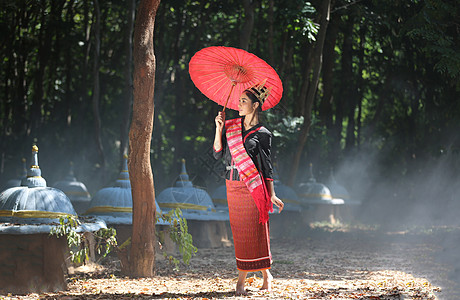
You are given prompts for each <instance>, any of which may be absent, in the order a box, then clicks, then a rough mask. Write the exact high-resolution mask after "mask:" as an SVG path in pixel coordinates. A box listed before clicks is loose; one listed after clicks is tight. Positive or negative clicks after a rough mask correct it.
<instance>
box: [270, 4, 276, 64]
mask: <svg viewBox="0 0 460 300" xmlns="http://www.w3.org/2000/svg"><path fill="white" fill-rule="evenodd" d="M274 2H275V1H274V0H269V1H268V3H269V6H268V24H269V25H268V61H269V62H270V65H271V66H272V67H274V66H275V54H274V52H275V51H274V49H273V47H274V45H275V43H274V33H273V23H274V16H273V10H274V6H275V3H274Z"/></svg>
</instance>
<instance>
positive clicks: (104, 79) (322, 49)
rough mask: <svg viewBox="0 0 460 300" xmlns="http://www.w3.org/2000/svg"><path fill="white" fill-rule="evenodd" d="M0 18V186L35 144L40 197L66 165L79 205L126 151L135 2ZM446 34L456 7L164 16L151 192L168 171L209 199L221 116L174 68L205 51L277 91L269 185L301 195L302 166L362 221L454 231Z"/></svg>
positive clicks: (304, 5) (258, 8)
mask: <svg viewBox="0 0 460 300" xmlns="http://www.w3.org/2000/svg"><path fill="white" fill-rule="evenodd" d="M0 7H1V11H0V15H1V18H0V30H1V33H2V34H1V36H0V39H1V46H0V53H1V69H0V73H1V80H0V99H1V103H0V118H1V120H0V185H3V184H4V183H5V182H6V181H7V180H9V179H12V178H15V177H18V176H19V175H20V173H21V171H22V163H21V158H23V157H25V158H26V159H27V160H28V162H29V159H30V150H31V146H32V144H34V143H36V144H37V145H38V147H39V149H40V152H39V162H40V168H41V169H42V174H43V176H44V178H45V179H46V180H47V181H48V185H49V186H52V184H53V183H54V182H56V181H57V180H61V179H62V178H63V177H64V176H65V175H66V174H67V172H68V169H69V163H70V162H71V161H72V162H73V163H74V171H75V174H76V176H77V178H78V180H80V181H82V182H84V183H85V184H86V185H87V186H88V189H89V190H90V192H91V193H92V194H94V193H95V192H96V191H97V190H99V189H100V188H102V187H105V186H108V185H110V184H111V183H112V182H113V181H114V180H115V179H116V177H117V174H118V173H119V171H120V166H121V160H122V155H123V153H127V151H128V150H127V149H128V145H127V144H128V129H129V124H130V117H131V110H132V63H133V59H132V35H133V23H134V18H135V11H136V7H137V1H135V0H123V1H122V0H113V1H99V0H53V1H51V0H48V1H46V0H43V1H34V0H28V1H27V0H14V1H2V2H1V3H0ZM326 16H328V17H329V18H325V17H326ZM459 20H460V5H458V1H456V0H406V1H403V0H396V1H395V0H379V1H377V0H355V1H349V0H334V1H330V0H325V1H320V0H318V1H311V2H306V1H299V0H289V1H275V0H258V1H256V0H242V1H232V0H230V1H219V0H209V1H191V0H184V1H179V0H177V1H163V2H162V3H161V4H160V7H159V10H158V13H157V16H156V24H155V37H154V42H155V55H156V62H157V68H156V82H155V97H154V99H155V100H154V101H155V117H154V131H153V136H152V144H151V149H152V150H151V161H152V169H153V173H154V180H155V190H156V191H157V193H159V192H161V191H162V190H163V189H164V188H167V187H170V186H172V185H173V184H174V182H175V180H176V179H177V176H178V174H179V172H180V162H181V159H182V158H185V159H186V162H187V170H188V173H189V175H190V176H191V179H192V181H193V182H194V184H195V185H197V186H200V187H202V188H205V189H206V190H208V191H209V192H211V191H212V190H213V189H214V188H215V187H217V186H218V185H220V184H223V180H222V176H221V175H222V174H221V171H222V165H221V164H220V162H218V161H215V160H214V159H213V158H212V139H213V137H214V128H215V125H214V117H215V115H216V114H217V112H218V111H219V109H220V107H219V106H218V105H217V104H215V103H214V102H212V101H210V100H208V99H206V97H205V96H204V95H203V94H201V93H200V91H199V90H198V89H197V88H196V87H195V86H194V85H193V82H192V81H191V80H190V76H189V74H188V62H189V61H190V58H191V57H192V56H193V54H194V53H195V52H197V51H198V50H200V49H202V48H204V47H207V46H215V45H222V46H231V47H236V48H242V49H246V50H248V51H249V52H252V53H254V54H256V55H257V56H259V57H261V58H263V59H264V60H266V61H267V62H268V63H269V64H270V65H271V66H273V67H274V69H275V70H276V71H277V72H278V74H279V75H280V78H281V80H282V81H283V86H284V93H283V98H282V100H281V102H280V104H279V105H278V106H277V107H276V108H274V109H272V110H269V111H267V112H265V113H264V123H265V124H266V126H267V127H268V128H269V129H270V130H271V131H272V132H273V133H274V140H273V151H272V155H273V160H274V162H275V165H276V170H277V173H278V174H279V176H280V178H281V181H283V182H284V183H286V184H289V185H291V186H293V187H296V186H298V184H300V183H302V182H306V181H307V180H308V178H309V176H310V173H309V165H310V163H311V164H312V165H313V173H314V175H315V177H316V180H317V181H319V182H326V181H327V180H328V179H329V177H330V175H331V171H333V172H334V176H335V179H336V180H337V181H338V182H339V183H340V184H342V185H344V186H345V187H346V188H347V189H348V190H349V192H350V193H351V196H352V198H354V199H356V200H360V201H363V204H364V205H363V211H362V212H363V213H362V216H366V217H365V218H363V220H368V221H372V222H374V221H382V222H386V221H389V222H387V223H394V222H393V221H395V220H397V221H401V220H407V221H412V222H415V223H417V221H420V220H422V221H423V222H428V223H431V224H446V223H457V224H458V218H457V214H456V211H458V209H459V208H460V200H459V199H458V197H459V196H458V182H460V174H459V170H460V135H459V132H460V102H459V99H460V97H459V96H460V81H459V78H460V52H459V51H458V48H459V46H460V42H459V33H460V22H459ZM235 116H236V115H235ZM230 117H232V116H230Z"/></svg>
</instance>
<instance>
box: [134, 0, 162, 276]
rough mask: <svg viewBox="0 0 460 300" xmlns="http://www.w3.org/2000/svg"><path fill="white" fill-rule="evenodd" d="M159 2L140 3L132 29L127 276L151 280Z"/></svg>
mask: <svg viewBox="0 0 460 300" xmlns="http://www.w3.org/2000/svg"><path fill="white" fill-rule="evenodd" d="M159 5H160V0H141V2H140V4H139V8H138V10H137V17H136V22H135V26H134V102H133V118H132V122H131V128H130V131H129V149H130V153H129V161H128V166H129V176H130V179H131V189H132V196H133V234H132V244H131V252H130V256H129V261H130V264H129V265H130V267H129V273H130V275H133V276H142V277H151V276H153V274H154V273H153V272H154V271H153V268H154V266H155V213H156V209H155V188H154V184H153V174H152V168H151V165H150V141H151V138H152V131H153V116H154V98H153V96H154V88H155V69H156V67H155V53H154V49H153V33H154V25H155V16H156V13H157V10H158V6H159Z"/></svg>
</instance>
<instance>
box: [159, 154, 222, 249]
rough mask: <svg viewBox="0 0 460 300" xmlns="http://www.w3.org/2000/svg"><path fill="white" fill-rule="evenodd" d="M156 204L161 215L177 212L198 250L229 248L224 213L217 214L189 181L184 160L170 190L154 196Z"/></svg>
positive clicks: (200, 191) (205, 195)
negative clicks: (160, 209)
mask: <svg viewBox="0 0 460 300" xmlns="http://www.w3.org/2000/svg"><path fill="white" fill-rule="evenodd" d="M157 201H158V204H159V205H160V207H161V208H162V209H163V210H164V211H165V212H167V211H169V210H171V209H175V208H179V209H180V210H181V211H182V215H183V217H184V218H185V219H186V220H187V224H188V227H189V228H188V229H189V233H190V234H191V235H192V237H193V244H194V245H195V246H196V247H199V248H216V247H223V246H230V245H231V243H230V241H229V239H228V234H227V229H226V225H225V222H227V221H228V219H229V218H228V212H227V213H225V212H222V211H217V210H216V207H215V206H214V203H213V202H212V200H211V197H210V196H209V194H208V193H207V192H206V191H205V190H203V189H201V188H198V187H195V186H193V183H192V182H191V181H190V178H189V176H188V173H187V170H186V167H185V159H183V160H182V170H181V173H180V174H179V178H178V180H177V181H176V184H175V186H174V187H170V188H166V189H165V190H163V191H162V192H161V193H160V194H159V195H158V196H157Z"/></svg>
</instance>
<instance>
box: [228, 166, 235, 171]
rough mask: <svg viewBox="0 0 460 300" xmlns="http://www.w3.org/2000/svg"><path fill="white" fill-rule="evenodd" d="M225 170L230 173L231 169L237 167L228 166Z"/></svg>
mask: <svg viewBox="0 0 460 300" xmlns="http://www.w3.org/2000/svg"><path fill="white" fill-rule="evenodd" d="M225 169H226V170H228V171H230V170H231V169H236V166H235V165H232V166H226V167H225Z"/></svg>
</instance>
